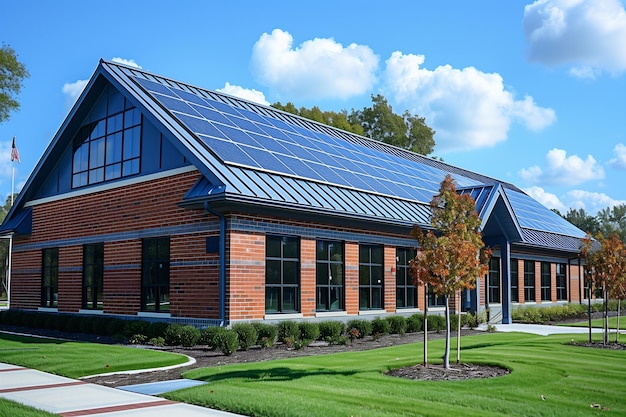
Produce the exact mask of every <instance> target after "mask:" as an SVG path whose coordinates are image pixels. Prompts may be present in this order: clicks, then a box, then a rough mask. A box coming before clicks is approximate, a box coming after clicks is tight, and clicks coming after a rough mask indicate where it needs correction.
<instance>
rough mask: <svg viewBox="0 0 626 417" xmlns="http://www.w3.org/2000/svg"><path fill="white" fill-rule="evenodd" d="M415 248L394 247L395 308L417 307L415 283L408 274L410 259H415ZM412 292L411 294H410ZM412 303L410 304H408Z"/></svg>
mask: <svg viewBox="0 0 626 417" xmlns="http://www.w3.org/2000/svg"><path fill="white" fill-rule="evenodd" d="M416 256H417V250H416V249H415V248H406V247H397V248H396V308H397V309H403V308H417V307H418V300H417V298H418V296H417V285H415V282H414V279H413V277H412V276H411V274H410V271H411V265H410V261H411V259H415V257H416ZM411 294H413V296H411ZM410 303H412V304H410Z"/></svg>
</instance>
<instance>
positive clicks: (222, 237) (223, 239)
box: [204, 202, 226, 326]
mask: <svg viewBox="0 0 626 417" xmlns="http://www.w3.org/2000/svg"><path fill="white" fill-rule="evenodd" d="M204 210H205V211H206V212H207V213H211V214H213V215H215V216H217V218H218V219H219V222H220V241H219V251H220V316H219V317H220V326H223V325H224V324H225V323H226V219H225V218H224V214H223V213H220V212H219V211H215V210H213V209H212V208H211V207H210V206H209V203H207V202H205V203H204Z"/></svg>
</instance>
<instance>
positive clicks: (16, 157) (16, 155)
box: [11, 136, 22, 164]
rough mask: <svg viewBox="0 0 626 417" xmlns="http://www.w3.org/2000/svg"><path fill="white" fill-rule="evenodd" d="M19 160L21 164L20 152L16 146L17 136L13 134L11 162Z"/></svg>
mask: <svg viewBox="0 0 626 417" xmlns="http://www.w3.org/2000/svg"><path fill="white" fill-rule="evenodd" d="M15 160H17V163H18V164H21V163H22V161H20V153H19V152H18V151H17V146H15V136H13V144H12V145H11V162H13V161H15Z"/></svg>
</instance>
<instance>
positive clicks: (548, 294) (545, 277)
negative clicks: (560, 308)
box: [541, 262, 552, 301]
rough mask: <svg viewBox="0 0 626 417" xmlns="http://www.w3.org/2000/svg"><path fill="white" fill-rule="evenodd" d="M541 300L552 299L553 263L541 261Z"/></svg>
mask: <svg viewBox="0 0 626 417" xmlns="http://www.w3.org/2000/svg"><path fill="white" fill-rule="evenodd" d="M541 301H552V264H551V263H550V262H541Z"/></svg>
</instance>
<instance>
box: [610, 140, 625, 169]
mask: <svg viewBox="0 0 626 417" xmlns="http://www.w3.org/2000/svg"><path fill="white" fill-rule="evenodd" d="M613 153H615V158H612V159H611V160H610V161H609V165H611V166H612V167H613V168H617V169H626V146H624V144H623V143H618V144H617V145H615V148H613Z"/></svg>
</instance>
